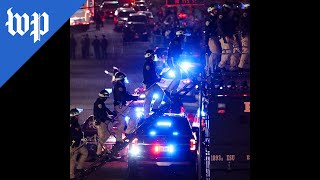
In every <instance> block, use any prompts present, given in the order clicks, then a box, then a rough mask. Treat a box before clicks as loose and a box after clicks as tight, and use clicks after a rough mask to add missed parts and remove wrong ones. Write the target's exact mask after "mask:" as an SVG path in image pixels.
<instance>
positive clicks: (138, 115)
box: [136, 112, 144, 118]
mask: <svg viewBox="0 0 320 180" xmlns="http://www.w3.org/2000/svg"><path fill="white" fill-rule="evenodd" d="M143 114H144V113H143V112H136V116H137V118H141V116H142V115H143Z"/></svg>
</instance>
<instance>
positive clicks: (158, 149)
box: [153, 145, 160, 153]
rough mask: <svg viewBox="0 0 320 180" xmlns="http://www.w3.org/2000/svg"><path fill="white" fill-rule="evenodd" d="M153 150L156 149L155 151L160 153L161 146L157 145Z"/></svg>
mask: <svg viewBox="0 0 320 180" xmlns="http://www.w3.org/2000/svg"><path fill="white" fill-rule="evenodd" d="M153 150H154V152H155V153H159V151H160V146H159V145H155V146H154V149H153Z"/></svg>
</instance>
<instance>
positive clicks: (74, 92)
mask: <svg viewBox="0 0 320 180" xmlns="http://www.w3.org/2000/svg"><path fill="white" fill-rule="evenodd" d="M86 33H87V34H88V35H89V37H90V38H93V37H94V36H95V35H98V36H99V37H101V35H102V34H105V35H106V36H107V39H109V42H110V45H109V48H108V52H109V56H108V58H107V59H106V60H95V59H94V58H93V57H90V58H89V59H80V43H78V44H79V45H78V49H77V52H78V53H77V58H76V59H73V60H70V108H73V107H81V108H84V112H83V113H82V114H81V117H80V118H81V120H82V122H83V121H84V120H85V119H86V118H87V117H89V115H91V114H92V108H93V107H92V106H93V103H94V101H95V100H96V98H97V95H98V92H99V91H100V90H102V89H103V88H111V87H112V85H111V77H110V76H109V75H106V74H105V73H104V70H112V66H117V67H118V68H120V69H121V70H123V71H124V72H125V73H126V75H127V76H128V79H129V82H130V83H129V85H128V86H127V89H128V91H129V92H133V90H134V89H135V88H137V87H140V86H142V66H143V63H144V57H143V53H144V51H145V50H146V49H147V48H153V47H152V45H151V43H135V44H130V45H126V46H124V45H123V44H122V39H121V38H122V37H121V33H117V32H114V31H113V26H112V24H108V25H105V27H104V28H103V29H101V30H100V31H95V30H93V29H90V30H89V31H88V32H86ZM86 33H75V37H76V38H77V40H78V41H79V40H80V37H81V35H83V34H86ZM91 52H93V50H92V49H91ZM91 54H92V53H91ZM106 103H107V106H108V107H109V108H110V109H113V106H112V98H110V99H108V100H107V102H106ZM185 105H186V109H187V111H195V109H196V105H197V103H186V104H185ZM87 165H89V163H87ZM126 170H127V163H126V162H119V161H116V162H112V163H108V164H106V165H105V166H103V167H102V168H101V169H100V170H98V171H97V172H96V173H94V174H92V176H90V177H89V179H88V180H104V179H108V180H122V179H126V177H127V175H126ZM154 170H155V169H152V170H151V171H150V172H149V173H147V174H146V173H144V174H141V177H142V178H141V179H157V178H159V179H175V180H177V179H180V176H179V175H177V174H175V173H172V172H169V171H168V170H163V169H160V170H155V171H154ZM155 175H156V176H155Z"/></svg>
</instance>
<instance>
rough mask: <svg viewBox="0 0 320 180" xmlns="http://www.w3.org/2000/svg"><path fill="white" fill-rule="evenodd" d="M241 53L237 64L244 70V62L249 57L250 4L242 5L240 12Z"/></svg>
mask: <svg viewBox="0 0 320 180" xmlns="http://www.w3.org/2000/svg"><path fill="white" fill-rule="evenodd" d="M239 29H240V34H241V46H242V54H241V57H240V63H239V65H238V68H239V71H240V72H242V71H244V64H245V63H246V61H248V59H249V57H250V4H243V5H242V14H241V17H240V20H239Z"/></svg>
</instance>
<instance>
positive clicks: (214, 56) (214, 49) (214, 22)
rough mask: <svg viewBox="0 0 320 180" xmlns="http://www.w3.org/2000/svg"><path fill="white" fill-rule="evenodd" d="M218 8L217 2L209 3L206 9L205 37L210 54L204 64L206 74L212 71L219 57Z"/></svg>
mask: <svg viewBox="0 0 320 180" xmlns="http://www.w3.org/2000/svg"><path fill="white" fill-rule="evenodd" d="M219 8H220V6H219V5H218V4H211V5H210V6H209V7H208V9H207V12H208V13H209V18H208V19H207V20H206V22H205V39H206V42H208V47H209V50H210V56H209V59H208V62H207V64H206V69H207V70H208V72H207V74H208V75H209V74H210V73H213V71H214V67H215V65H216V64H217V62H219V61H220V59H221V44H220V42H219V38H218V33H219V28H220V26H219V24H218V17H219Z"/></svg>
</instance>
